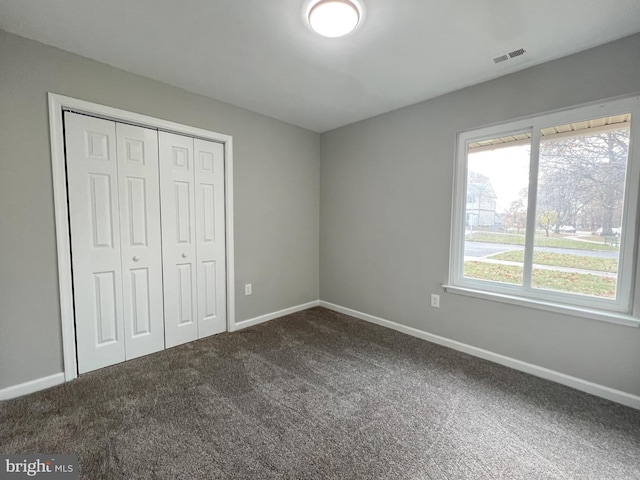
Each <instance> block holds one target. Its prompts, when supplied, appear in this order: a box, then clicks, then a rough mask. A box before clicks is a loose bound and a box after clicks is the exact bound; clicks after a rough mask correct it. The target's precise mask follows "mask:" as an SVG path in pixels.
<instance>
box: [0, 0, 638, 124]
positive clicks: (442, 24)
mask: <svg viewBox="0 0 640 480" xmlns="http://www.w3.org/2000/svg"><path fill="white" fill-rule="evenodd" d="M359 1H360V3H361V4H363V8H364V18H363V21H362V22H361V24H360V25H359V26H358V28H357V29H356V30H355V31H354V32H353V33H351V34H350V35H348V36H346V37H342V38H337V39H330V38H323V37H320V36H318V35H316V34H315V33H313V32H312V31H311V30H310V28H309V27H308V25H307V24H306V22H305V18H304V17H305V12H306V11H307V10H308V8H309V6H310V3H311V0H181V1H178V0H0V29H3V30H6V31H8V32H11V33H15V34H18V35H21V36H24V37H28V38H32V39H35V40H38V41H40V42H43V43H46V44H49V45H54V46H56V47H59V48H62V49H64V50H67V51H70V52H74V53H77V54H80V55H83V56H85V57H89V58H93V59H96V60H99V61H101V62H104V63H107V64H110V65H113V66H116V67H118V68H121V69H123V70H127V71H130V72H134V73H138V74H140V75H144V76H147V77H151V78H154V79H157V80H160V81H162V82H165V83H168V84H171V85H175V86H177V87H181V88H184V89H186V90H189V91H191V92H196V93H200V94H202V95H206V96H209V97H213V98H216V99H218V100H222V101H225V102H228V103H231V104H234V105H238V106H241V107H244V108H247V109H249V110H253V111H256V112H260V113H263V114H265V115H268V116H271V117H275V118H278V119H280V120H283V121H285V122H289V123H292V124H295V125H299V126H301V127H305V128H308V129H310V130H313V131H316V132H324V131H327V130H330V129H333V128H336V127H339V126H342V125H346V124H349V123H352V122H355V121H358V120H362V119H364V118H368V117H371V116H374V115H377V114H380V113H384V112H387V111H390V110H394V109H397V108H400V107H403V106H406V105H410V104H413V103H416V102H419V101H422V100H426V99H429V98H433V97H436V96H438V95H441V94H443V93H446V92H451V91H454V90H458V89H460V88H462V87H465V86H469V85H473V84H476V83H479V82H482V81H485V80H489V79H491V78H495V77H499V76H502V75H505V74H507V73H511V72H514V71H517V70H521V69H523V68H526V67H530V66H532V65H536V64H539V63H542V62H546V61H548V60H551V59H554V58H559V57H563V56H565V55H569V54H571V53H575V52H578V51H581V50H585V49H587V48H590V47H593V46H596V45H600V44H603V43H606V42H609V41H612V40H615V39H618V38H621V37H624V36H627V35H630V34H633V33H636V32H640V1H638V0H536V1H532V0H483V1H479V0H456V1H453V0H359ZM520 47H524V48H525V49H526V51H527V52H526V54H525V55H523V56H521V57H517V58H514V59H512V60H509V61H507V62H503V63H500V64H497V65H496V64H494V62H493V57H496V56H497V55H499V54H502V53H505V52H509V51H512V50H516V49H518V48H520ZM639 54H640V53H639ZM1 67H2V66H1V65H0V68H1Z"/></svg>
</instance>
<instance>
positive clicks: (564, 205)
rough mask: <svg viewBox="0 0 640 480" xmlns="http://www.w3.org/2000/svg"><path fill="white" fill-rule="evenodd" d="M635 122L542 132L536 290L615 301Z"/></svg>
mask: <svg viewBox="0 0 640 480" xmlns="http://www.w3.org/2000/svg"><path fill="white" fill-rule="evenodd" d="M630 120H631V115H618V116H615V117H606V118H599V119H595V120H591V121H588V122H580V123H573V124H568V125H559V126H556V127H551V128H545V129H543V130H542V131H541V143H540V163H539V171H538V196H537V205H536V224H537V230H536V236H535V246H534V252H533V278H532V286H533V287H535V288H540V289H545V290H554V291H560V292H567V293H577V294H582V295H589V296H593V297H601V298H615V296H616V287H617V285H616V283H617V280H616V279H617V273H618V257H619V247H620V245H619V243H620V233H621V229H620V226H621V225H622V210H623V200H624V185H625V176H626V170H627V161H628V153H629V125H630Z"/></svg>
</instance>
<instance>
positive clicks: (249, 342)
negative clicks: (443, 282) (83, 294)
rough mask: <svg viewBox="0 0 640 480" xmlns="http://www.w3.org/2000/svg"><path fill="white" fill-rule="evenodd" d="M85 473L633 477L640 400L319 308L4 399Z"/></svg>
mask: <svg viewBox="0 0 640 480" xmlns="http://www.w3.org/2000/svg"><path fill="white" fill-rule="evenodd" d="M0 453H5V454H6V453H51V454H56V453H57V454H60V453H78V454H79V457H80V473H81V475H80V477H81V478H91V479H103V478H104V479H112V478H113V479H116V478H118V479H119V478H124V479H138V478H140V479H154V478H157V479H227V478H228V479H260V480H262V479H356V478H357V479H376V480H377V479H381V480H384V479H411V480H413V479H476V478H478V479H497V478H504V479H513V478H523V479H574V478H585V479H586V478H588V479H598V480H601V479H616V480H619V479H632V478H640V411H636V410H633V409H631V408H627V407H624V406H621V405H617V404H614V403H611V402H608V401H606V400H602V399H599V398H597V397H593V396H590V395H587V394H584V393H581V392H578V391H576V390H573V389H570V388H567V387H564V386H561V385H557V384H554V383H551V382H548V381H545V380H542V379H538V378H536V377H532V376H530V375H527V374H525V373H521V372H517V371H514V370H511V369H508V368H505V367H502V366H500V365H496V364H493V363H490V362H487V361H484V360H480V359H477V358H474V357H471V356H468V355H465V354H462V353H459V352H456V351H453V350H449V349H446V348H443V347H440V346H437V345H433V344H430V343H428V342H425V341H422V340H419V339H416V338H413V337H409V336H406V335H403V334H401V333H398V332H395V331H392V330H388V329H385V328H382V327H378V326H376V325H371V324H368V323H366V322H363V321H360V320H356V319H353V318H351V317H348V316H346V315H342V314H338V313H335V312H332V311H329V310H326V309H323V308H313V309H310V310H307V311H304V312H300V313H296V314H293V315H289V316H286V317H283V318H280V319H277V320H273V321H271V322H268V323H265V324H262V325H258V326H255V327H252V328H249V329H246V330H243V331H240V332H235V333H231V334H221V335H218V336H215V337H211V338H208V339H205V340H201V341H198V342H194V343H191V344H187V345H183V346H180V347H176V348H172V349H170V350H166V351H163V352H160V353H157V354H154V355H150V356H147V357H144V358H141V359H137V360H133V361H130V362H126V363H123V364H120V365H117V366H114V367H109V368H105V369H102V370H99V371H96V372H92V373H89V374H86V375H83V376H82V377H80V378H79V379H77V380H75V381H73V382H70V383H67V384H64V385H61V386H59V387H55V388H52V389H49V390H47V391H44V392H39V393H36V394H34V395H30V396H27V397H23V398H20V399H15V400H10V401H5V402H1V403H0Z"/></svg>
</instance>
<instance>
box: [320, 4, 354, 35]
mask: <svg viewBox="0 0 640 480" xmlns="http://www.w3.org/2000/svg"><path fill="white" fill-rule="evenodd" d="M359 21H360V10H359V9H358V7H357V5H356V4H355V3H353V2H350V1H349V0H321V1H319V2H318V3H316V4H315V5H314V6H313V7H312V8H311V10H310V11H309V25H311V28H313V29H314V30H315V31H316V32H317V33H319V34H320V35H323V36H325V37H331V38H335V37H342V36H343V35H346V34H347V33H349V32H351V31H353V29H354V28H356V26H357V25H358V22H359Z"/></svg>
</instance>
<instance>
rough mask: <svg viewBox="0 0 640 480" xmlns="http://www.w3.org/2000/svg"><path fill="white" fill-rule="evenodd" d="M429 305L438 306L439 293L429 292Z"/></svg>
mask: <svg viewBox="0 0 640 480" xmlns="http://www.w3.org/2000/svg"><path fill="white" fill-rule="evenodd" d="M431 306H432V307H434V308H440V295H436V294H435V293H432V294H431Z"/></svg>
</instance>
